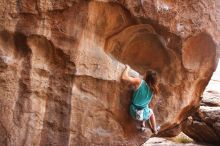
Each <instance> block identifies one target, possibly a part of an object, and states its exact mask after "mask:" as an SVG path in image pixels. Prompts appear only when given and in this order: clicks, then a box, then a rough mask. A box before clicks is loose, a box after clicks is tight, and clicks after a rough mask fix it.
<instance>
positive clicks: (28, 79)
mask: <svg viewBox="0 0 220 146" xmlns="http://www.w3.org/2000/svg"><path fill="white" fill-rule="evenodd" d="M218 5H219V4H218V1H217V0H216V1H214V0H211V1H206V0H201V1H185V2H182V1H176V0H169V1H168V0H161V1H156V0H155V1H148V0H123V1H122V0H97V1H87V0H65V1H61V0H58V1H54V0H47V1H45V0H9V1H8V0H1V1H0V80H1V82H0V107H1V108H0V113H1V117H0V145H2V146H4V145H9V146H23V145H25V146H32V145H34V146H35V145H36V146H37V145H42V146H43V145H53V146H61V145H62V146H67V145H69V146H75V145H82V146H84V145H132V146H133V145H139V144H141V143H144V142H145V141H146V140H147V139H148V138H149V137H150V136H151V134H152V133H151V131H150V130H147V132H146V133H140V132H139V131H137V130H136V128H135V126H134V121H133V120H132V119H131V117H130V116H129V114H128V109H129V104H130V98H131V93H132V92H131V89H130V88H129V86H128V85H127V83H124V82H122V81H121V79H120V78H121V74H122V72H123V70H124V64H129V65H130V66H131V67H132V68H133V69H135V70H137V71H138V72H140V73H141V74H142V73H144V71H145V70H147V69H154V70H156V71H157V72H158V73H159V76H160V86H159V88H160V94H159V95H158V96H157V97H155V98H154V100H153V103H154V104H153V110H154V112H155V114H156V118H157V122H158V123H159V124H160V125H162V132H161V133H162V134H169V129H172V128H173V127H175V126H177V125H179V123H181V122H182V121H183V120H184V119H185V118H186V117H188V116H189V115H190V114H191V113H192V111H193V110H194V109H195V108H196V107H197V106H198V105H199V102H200V100H201V98H200V95H201V93H202V92H203V90H204V88H205V86H206V85H207V83H208V81H209V79H210V77H211V75H212V72H213V71H214V70H215V66H216V58H217V56H216V52H217V53H218V52H219V51H218V45H219V44H218V40H219V28H218V25H217V23H218V22H219V18H220V17H219V15H218V13H217V12H219V10H220V9H219V8H218ZM173 134H174V135H175V134H176V133H173Z"/></svg>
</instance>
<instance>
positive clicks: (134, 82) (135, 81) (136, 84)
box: [130, 78, 142, 89]
mask: <svg viewBox="0 0 220 146" xmlns="http://www.w3.org/2000/svg"><path fill="white" fill-rule="evenodd" d="M141 80H142V79H140V78H132V79H131V80H130V82H131V84H132V85H133V86H134V88H135V89H137V88H138V87H139V86H140V84H141Z"/></svg>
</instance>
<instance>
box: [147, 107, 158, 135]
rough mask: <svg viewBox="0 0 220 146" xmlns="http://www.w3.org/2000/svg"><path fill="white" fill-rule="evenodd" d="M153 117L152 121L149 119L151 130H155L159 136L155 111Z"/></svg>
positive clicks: (151, 117)
mask: <svg viewBox="0 0 220 146" xmlns="http://www.w3.org/2000/svg"><path fill="white" fill-rule="evenodd" d="M151 112H152V113H151V116H150V119H149V122H150V127H151V129H152V130H153V132H154V133H156V134H157V132H158V131H157V126H156V120H155V116H154V113H153V111H151Z"/></svg>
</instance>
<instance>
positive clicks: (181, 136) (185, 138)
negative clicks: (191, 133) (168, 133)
mask: <svg viewBox="0 0 220 146" xmlns="http://www.w3.org/2000/svg"><path fill="white" fill-rule="evenodd" d="M172 140H173V141H174V142H177V143H193V139H191V138H190V137H188V136H187V135H185V134H184V133H182V132H181V133H180V134H179V135H178V136H176V137H174V138H172Z"/></svg>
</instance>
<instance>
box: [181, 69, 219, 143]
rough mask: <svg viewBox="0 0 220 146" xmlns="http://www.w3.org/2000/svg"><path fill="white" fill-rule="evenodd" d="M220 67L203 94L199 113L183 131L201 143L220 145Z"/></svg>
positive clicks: (185, 124)
mask: <svg viewBox="0 0 220 146" xmlns="http://www.w3.org/2000/svg"><path fill="white" fill-rule="evenodd" d="M219 74H220V66H219V68H218V69H217V71H216V72H215V73H214V74H213V77H212V80H211V81H210V82H209V84H208V86H207V88H206V91H205V92H204V94H203V99H202V102H201V106H200V108H199V109H198V111H197V112H196V113H195V114H194V115H193V116H192V117H190V118H189V119H188V120H187V121H186V122H185V123H184V124H183V131H184V133H186V134H187V135H188V136H190V137H191V138H193V139H194V140H196V141H199V142H205V143H213V144H218V145H219V144H220V92H219V89H220V76H219Z"/></svg>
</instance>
